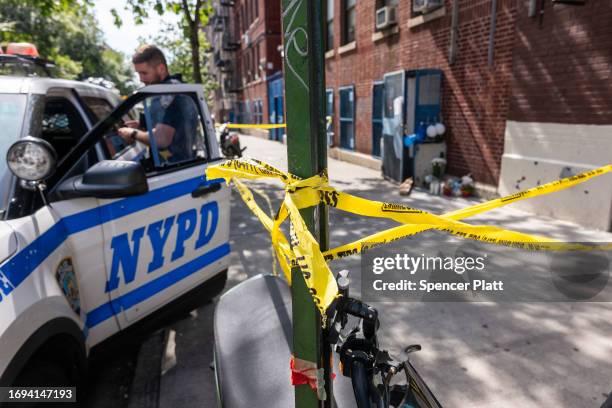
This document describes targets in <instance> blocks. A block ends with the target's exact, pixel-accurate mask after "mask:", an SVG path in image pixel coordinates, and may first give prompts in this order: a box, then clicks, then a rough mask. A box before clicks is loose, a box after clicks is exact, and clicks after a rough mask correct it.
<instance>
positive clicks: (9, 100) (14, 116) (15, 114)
mask: <svg viewBox="0 0 612 408" xmlns="http://www.w3.org/2000/svg"><path fill="white" fill-rule="evenodd" d="M25 108H26V96H25V95H19V94H1V93H0V214H1V212H3V210H4V209H5V204H6V199H7V196H8V194H9V189H10V183H9V179H10V177H11V174H10V171H9V169H8V167H7V164H6V152H7V150H8V148H9V147H10V146H11V145H12V144H13V143H14V142H15V141H16V140H17V139H19V136H20V134H21V126H22V124H23V114H24V111H25Z"/></svg>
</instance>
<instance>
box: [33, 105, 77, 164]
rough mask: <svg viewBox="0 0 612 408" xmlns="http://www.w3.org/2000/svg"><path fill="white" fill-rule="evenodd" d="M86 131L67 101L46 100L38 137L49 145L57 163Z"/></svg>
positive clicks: (75, 110) (75, 111)
mask: <svg viewBox="0 0 612 408" xmlns="http://www.w3.org/2000/svg"><path fill="white" fill-rule="evenodd" d="M86 131H87V127H86V125H85V122H84V121H83V118H82V117H81V115H80V113H79V112H78V111H77V109H76V108H75V107H74V105H73V104H72V103H71V102H70V101H69V100H68V99H66V98H62V97H49V98H47V101H46V103H45V110H44V112H43V118H42V127H41V130H40V132H41V134H40V135H39V137H40V138H41V139H44V140H46V141H47V142H49V143H51V145H52V146H53V148H54V149H55V151H56V152H57V158H58V161H61V160H62V159H63V158H64V157H65V156H66V154H67V153H68V152H69V151H70V150H71V149H72V148H73V147H74V146H75V145H76V144H77V143H78V141H79V140H80V139H81V137H83V135H85V133H86Z"/></svg>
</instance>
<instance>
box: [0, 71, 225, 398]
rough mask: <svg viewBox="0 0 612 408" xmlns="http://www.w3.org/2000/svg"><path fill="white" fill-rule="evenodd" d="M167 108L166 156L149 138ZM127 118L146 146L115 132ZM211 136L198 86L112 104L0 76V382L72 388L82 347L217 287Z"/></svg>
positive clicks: (220, 193) (79, 87)
mask: <svg viewBox="0 0 612 408" xmlns="http://www.w3.org/2000/svg"><path fill="white" fill-rule="evenodd" d="M169 112H171V113H169ZM169 115H171V116H172V118H171V120H172V121H173V123H175V125H174V126H178V127H180V129H178V128H177V129H176V134H175V139H176V140H175V141H173V143H180V145H181V146H182V149H183V150H182V151H181V154H180V155H176V152H177V150H176V149H174V150H171V149H167V148H166V149H162V148H157V147H156V143H155V132H156V126H157V124H159V123H162V122H164V121H168V120H169V119H167V117H168V116H169ZM130 121H131V122H132V123H134V122H136V121H137V123H138V124H139V127H140V129H141V130H142V131H146V132H148V133H149V136H150V140H151V141H152V142H151V143H150V146H145V145H143V144H141V143H140V142H134V143H131V144H129V143H126V142H125V141H124V139H123V138H121V137H119V136H118V134H117V129H119V128H121V127H124V126H125V124H126V123H128V122H130ZM178 133H182V134H181V135H178ZM214 135H215V133H214V129H213V125H212V122H211V119H210V114H209V111H208V108H207V106H206V103H205V98H204V94H203V88H202V86H198V85H188V84H169V85H152V86H148V87H145V88H142V89H140V90H139V91H138V92H136V93H135V94H133V95H131V96H130V97H128V98H127V99H126V100H124V101H121V99H120V98H119V97H118V95H116V93H114V92H112V91H110V90H108V89H105V88H103V87H100V86H96V85H92V84H87V83H82V82H76V81H66V80H59V79H53V78H45V77H31V76H30V77H27V76H22V77H17V76H0V158H1V160H0V385H1V386H8V385H41V386H43V385H44V386H50V385H73V384H77V383H78V382H79V380H80V379H82V378H84V373H85V372H86V367H87V358H88V355H89V353H90V351H91V350H92V348H94V347H95V346H96V347H97V346H100V345H102V344H105V343H106V342H107V341H110V340H111V339H115V338H117V337H118V336H119V337H120V335H121V334H122V333H123V334H128V335H130V333H133V332H136V331H138V330H139V329H142V328H146V327H147V326H148V325H149V324H150V323H151V320H152V319H155V320H157V319H158V318H160V316H166V315H167V313H172V312H173V311H175V310H177V309H181V310H190V309H191V308H194V307H196V306H197V305H198V304H200V303H201V302H202V301H203V300H206V299H210V298H211V297H212V296H215V295H216V294H218V293H219V292H220V291H222V289H223V287H224V285H225V280H226V278H227V268H228V264H229V253H230V247H229V217H230V214H229V212H230V205H229V200H230V193H229V190H228V188H227V186H225V185H224V184H222V183H221V182H220V180H207V179H206V178H205V168H206V167H207V166H208V165H210V164H211V163H215V162H217V161H219V160H221V158H220V154H219V147H218V144H217V141H216V138H215V137H214ZM172 153H174V157H173V154H172ZM177 157H178V159H177ZM43 373H44V374H45V375H46V376H45V377H44V378H42V379H41V376H42V375H43ZM37 381H38V382H39V383H37ZM40 381H42V382H46V383H43V384H40Z"/></svg>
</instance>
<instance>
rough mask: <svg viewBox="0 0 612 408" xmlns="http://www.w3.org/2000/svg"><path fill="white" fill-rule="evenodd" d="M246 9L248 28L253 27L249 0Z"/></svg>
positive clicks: (245, 5)
mask: <svg viewBox="0 0 612 408" xmlns="http://www.w3.org/2000/svg"><path fill="white" fill-rule="evenodd" d="M244 7H245V8H246V10H245V13H246V20H247V27H248V26H250V25H251V3H250V2H249V0H246V2H245V3H244Z"/></svg>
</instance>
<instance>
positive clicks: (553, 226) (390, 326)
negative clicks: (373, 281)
mask: <svg viewBox="0 0 612 408" xmlns="http://www.w3.org/2000/svg"><path fill="white" fill-rule="evenodd" d="M242 143H243V144H244V145H245V146H247V150H246V152H245V154H246V155H248V156H251V157H256V158H258V159H260V160H264V161H266V162H269V163H270V164H273V165H275V166H277V167H279V168H281V169H285V170H286V168H287V166H286V151H285V146H284V145H282V144H280V143H278V142H271V141H267V140H262V139H259V138H254V137H248V136H243V137H242ZM329 174H330V182H331V184H332V185H334V186H335V187H337V188H338V189H340V190H342V191H346V192H350V193H353V194H356V195H359V196H362V197H366V198H370V199H376V200H380V201H391V202H398V203H403V204H407V205H410V206H412V207H417V208H421V209H424V210H427V211H430V212H434V213H437V214H440V213H444V212H447V211H452V210H455V209H459V208H463V207H466V206H469V205H472V204H474V203H477V202H479V201H477V200H466V199H456V198H453V199H448V198H445V197H438V196H431V195H429V194H428V193H426V192H423V191H419V190H418V189H417V190H415V191H414V192H413V194H412V195H411V196H409V197H401V196H399V195H398V193H397V186H396V185H393V184H391V183H389V182H387V181H385V180H383V179H382V178H381V177H380V174H379V172H377V171H374V170H371V169H368V168H364V167H360V166H356V165H353V164H350V163H346V162H340V161H337V160H333V159H330V160H329ZM257 185H258V187H260V188H261V189H263V190H265V191H266V192H267V193H268V194H269V196H270V197H271V199H272V204H273V209H274V211H275V210H276V209H277V206H278V204H279V202H280V200H281V198H282V195H283V194H282V190H281V188H280V185H279V184H277V183H273V182H257ZM468 222H470V223H473V224H476V223H478V224H494V225H497V226H501V227H504V228H509V229H514V230H519V231H522V232H527V233H534V234H539V235H545V236H548V237H551V238H555V239H560V240H564V241H596V242H612V234H610V233H607V232H602V231H592V230H585V229H582V228H580V227H579V226H577V225H574V224H571V223H568V222H562V221H558V220H554V219H550V218H546V217H535V216H532V215H530V214H526V213H524V212H521V211H517V210H513V209H512V208H511V206H509V207H505V208H499V209H496V210H493V211H491V212H488V213H486V214H483V215H480V216H477V217H473V218H470V219H469V220H468ZM393 225H396V224H395V223H393V222H388V221H386V220H379V219H372V218H364V217H355V216H353V215H352V214H346V213H342V212H340V211H332V212H331V213H330V231H331V234H330V237H331V245H332V246H336V245H340V244H343V243H347V242H350V241H353V240H356V239H358V238H361V237H363V236H365V235H368V234H371V233H374V232H377V231H380V230H382V229H384V228H387V227H390V226H393ZM230 241H231V245H232V254H231V267H230V275H229V282H228V285H227V288H230V287H232V286H234V285H236V284H237V283H239V282H241V281H243V280H244V279H246V278H248V277H251V276H254V275H256V274H260V273H270V272H271V271H272V265H273V263H274V262H275V261H274V258H273V255H272V252H271V248H270V238H269V236H268V233H267V232H266V231H265V230H264V229H263V227H262V226H261V225H260V224H259V221H258V220H257V219H256V218H255V217H254V216H253V215H251V213H250V212H249V210H248V209H247V208H246V206H245V205H244V204H243V203H242V200H241V199H240V197H239V196H238V195H237V194H236V193H233V196H232V227H231V237H230ZM331 267H332V269H333V270H334V271H337V270H340V269H345V268H346V269H349V270H352V271H355V273H353V278H352V279H353V280H352V281H351V286H353V285H355V286H356V288H359V287H360V279H359V276H358V275H359V274H358V272H357V271H359V268H360V261H359V257H351V258H346V259H343V260H338V261H334V262H333V263H332V264H331ZM525 267H528V265H526V266H525ZM357 292H358V291H357ZM375 306H376V307H378V309H379V313H380V315H381V316H382V321H381V333H380V338H381V340H382V342H383V346H384V347H385V348H388V349H389V350H391V351H392V352H394V353H395V354H396V355H398V356H402V354H401V350H402V348H403V347H404V346H406V345H408V344H413V343H420V344H422V345H423V351H421V352H419V353H416V354H414V355H413V356H414V357H412V361H413V363H414V364H415V366H416V367H417V368H418V369H419V372H420V373H421V375H422V376H423V377H424V378H425V379H426V380H427V381H428V382H429V384H430V386H431V388H432V389H433V391H434V393H435V394H436V395H437V397H438V398H439V399H440V402H441V403H442V405H444V406H447V407H458V406H461V407H515V406H521V407H553V406H554V407H572V408H574V407H599V406H600V405H601V404H602V403H603V401H604V400H605V399H606V395H607V394H608V393H609V392H610V390H611V389H612V382H611V381H612V380H611V379H612V340H610V339H612V307H610V305H609V304H608V303H491V302H488V303H380V304H376V305H375ZM213 313H214V305H213V304H209V305H206V306H204V307H202V308H200V309H198V310H196V311H193V312H192V313H191V314H190V315H189V316H185V318H184V319H182V320H180V321H178V322H176V323H175V324H173V325H171V326H169V327H167V328H166V336H167V338H168V339H170V341H168V342H167V343H166V345H165V357H164V362H163V363H162V367H160V375H161V383H160V397H159V406H160V407H163V408H166V407H175V406H180V405H182V406H189V407H195V406H199V407H214V406H216V400H215V383H214V375H213V374H214V373H213V372H212V370H211V369H210V367H209V365H210V363H211V362H212V340H213V333H212V320H213ZM162 370H163V372H162ZM266 408H267V407H266Z"/></svg>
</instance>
